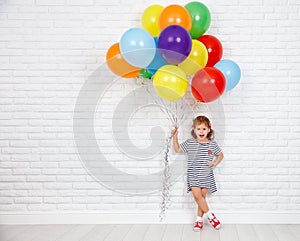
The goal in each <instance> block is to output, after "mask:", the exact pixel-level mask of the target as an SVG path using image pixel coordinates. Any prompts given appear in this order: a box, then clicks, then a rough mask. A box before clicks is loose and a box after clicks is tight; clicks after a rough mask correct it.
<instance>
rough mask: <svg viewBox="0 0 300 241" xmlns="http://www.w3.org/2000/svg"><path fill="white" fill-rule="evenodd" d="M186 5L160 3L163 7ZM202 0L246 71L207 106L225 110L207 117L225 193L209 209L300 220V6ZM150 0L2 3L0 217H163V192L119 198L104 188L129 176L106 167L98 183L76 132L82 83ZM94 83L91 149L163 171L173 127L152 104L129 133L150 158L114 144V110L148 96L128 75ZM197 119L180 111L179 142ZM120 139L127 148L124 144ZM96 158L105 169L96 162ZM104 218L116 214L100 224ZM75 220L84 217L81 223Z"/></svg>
mask: <svg viewBox="0 0 300 241" xmlns="http://www.w3.org/2000/svg"><path fill="white" fill-rule="evenodd" d="M188 2H190V1H177V2H174V1H169V0H162V1H161V4H162V5H164V6H167V5H168V4H171V3H178V4H182V5H184V4H185V3H188ZM202 2H203V3H205V4H206V5H207V6H208V7H209V9H210V11H211V14H212V22H211V27H210V28H209V31H208V33H209V34H212V35H215V36H217V37H218V38H219V39H220V40H221V42H222V44H223V50H224V56H223V58H227V59H233V60H235V61H236V62H237V63H238V64H239V65H240V67H241V70H242V79H241V82H240V84H239V85H238V86H237V87H236V88H235V89H233V90H232V91H230V92H229V93H227V94H225V95H224V96H222V98H221V99H220V101H218V102H216V103H214V104H209V105H204V109H205V108H206V110H209V111H210V112H212V113H218V112H220V113H221V114H220V116H221V117H222V112H223V109H224V118H221V117H220V119H219V120H214V119H212V122H213V123H214V128H215V129H216V131H217V134H219V138H218V141H219V142H220V143H221V144H222V148H223V152H224V154H225V159H224V161H223V163H222V164H221V165H220V167H218V168H217V169H216V177H217V181H218V184H219V187H220V189H219V192H218V193H217V194H216V195H214V196H210V197H209V203H210V206H211V207H212V208H213V209H214V210H216V212H218V213H220V214H221V215H222V214H223V217H224V220H225V221H228V222H230V221H231V220H232V215H231V213H238V214H239V213H248V214H249V215H250V216H251V213H252V214H262V213H268V214H274V215H275V216H276V215H278V212H280V213H282V215H285V214H287V216H286V217H287V220H288V217H290V216H289V213H294V215H295V214H296V215H298V216H295V217H296V218H298V222H299V215H300V155H299V154H300V148H299V144H300V141H299V132H300V128H299V126H300V125H299V123H300V114H299V113H300V112H299V104H300V103H299V100H300V97H299V96H300V95H299V94H300V93H299V90H300V84H299V78H300V70H299V69H300V57H299V56H300V29H299V25H300V3H299V1H295V0H294V1H292V0H290V1H287V0H275V1H269V0H253V1H250V2H248V1H247V0H229V1H202ZM151 4H154V3H153V1H146V0H144V1H134V2H133V1H132V2H128V1H123V0H111V1H106V3H103V1H96V0H84V1H83V0H76V1H69V0H55V1H53V0H52V1H50V0H36V1H33V0H27V1H18V0H2V1H0V147H1V151H0V212H1V213H2V215H1V216H0V222H2V223H9V222H12V223H14V222H26V221H24V220H25V219H24V220H23V219H21V217H26V218H28V217H31V219H30V218H29V221H28V222H37V219H34V218H33V217H34V216H33V214H36V215H37V217H39V216H38V215H40V214H43V215H44V217H46V218H44V219H43V221H44V222H47V220H46V221H45V219H47V217H48V221H49V220H50V221H49V222H60V221H61V220H66V221H70V222H72V218H68V217H69V216H66V219H60V220H57V219H53V218H52V217H53V216H51V215H54V216H55V215H58V214H60V215H62V214H64V213H68V214H74V215H76V214H78V213H80V214H82V215H83V214H97V215H98V216H97V217H94V218H92V219H89V221H90V220H92V221H95V222H102V221H103V222H105V221H107V222H114V221H117V222H118V221H120V214H123V213H125V215H124V217H123V219H122V221H124V222H131V221H133V220H134V219H133V218H132V217H133V216H132V214H144V216H142V217H141V219H139V220H140V221H141V222H156V221H157V220H158V216H157V215H158V213H159V212H160V207H159V203H160V201H161V197H160V193H159V192H154V193H152V194H149V193H148V194H145V195H134V194H133V193H130V190H128V191H129V193H127V195H124V194H122V193H120V192H118V191H116V190H115V189H114V188H113V187H114V186H109V183H114V184H116V183H117V184H118V183H120V184H122V183H123V184H124V183H125V185H126V182H127V181H128V179H127V175H126V174H124V175H118V176H114V175H112V174H113V173H110V172H111V169H107V170H104V171H106V174H105V176H104V177H103V180H104V182H105V183H104V184H106V185H103V181H102V183H101V182H99V181H97V179H95V178H94V177H92V176H91V175H90V171H89V170H88V169H87V168H85V167H86V166H85V162H84V161H81V160H80V155H79V154H78V150H77V148H76V145H75V141H74V130H73V116H74V108H75V104H76V101H77V100H78V94H79V92H80V89H81V88H82V86H84V84H85V83H86V81H87V80H88V79H89V78H90V76H91V75H92V73H93V72H94V71H96V70H97V69H100V70H101V66H102V67H103V64H104V62H105V54H106V51H107V49H108V48H109V46H110V45H111V44H113V43H115V42H118V41H119V39H120V37H121V34H122V33H123V32H124V31H125V30H127V29H129V28H131V27H140V26H141V16H142V12H143V11H144V9H145V8H146V7H147V6H149V5H151ZM102 74H103V73H102ZM101 78H104V79H105V80H107V81H111V82H112V83H113V84H112V85H111V86H109V87H108V88H107V89H106V90H105V93H104V95H103V96H102V98H101V101H100V102H99V103H98V106H97V109H96V112H95V119H94V120H95V122H94V124H95V126H94V130H95V136H96V140H97V144H98V145H99V147H100V148H101V152H102V153H103V155H104V157H105V159H106V160H108V162H110V164H111V165H112V166H113V167H114V169H115V170H119V171H123V172H124V173H129V174H133V176H134V175H144V176H147V175H150V174H153V173H154V174H155V173H157V172H159V171H160V170H161V168H162V165H161V159H162V154H163V153H162V150H161V147H162V146H163V141H164V140H163V139H162V138H161V137H162V136H163V137H164V136H165V135H167V134H168V132H169V130H170V125H169V122H168V119H167V118H166V116H165V115H163V114H162V113H161V112H160V111H159V109H158V108H157V107H153V106H148V107H145V108H143V109H142V110H140V111H137V112H136V113H132V119H131V120H130V121H129V123H128V124H129V126H128V132H129V133H128V135H129V138H130V140H131V141H132V143H133V145H136V146H137V147H138V148H146V147H147V146H149V145H151V143H152V140H153V142H154V143H156V147H154V150H156V152H155V153H151V151H150V152H149V153H147V150H145V151H144V152H143V153H142V154H143V155H145V156H146V157H149V156H151V158H150V157H149V158H145V159H137V158H135V157H132V156H126V155H125V154H124V153H123V152H122V151H121V150H120V148H118V146H117V145H116V143H115V141H114V139H113V135H112V129H113V128H116V126H113V124H112V118H113V115H114V114H116V113H115V112H114V110H115V108H116V106H117V105H118V103H119V101H121V100H122V99H124V98H125V97H126V95H127V94H134V97H135V98H136V99H135V102H141V103H143V101H146V102H147V101H148V102H149V99H150V97H149V96H147V95H145V94H143V93H140V92H139V91H136V92H134V89H136V88H139V86H138V85H137V84H136V83H135V81H134V80H130V79H125V80H124V79H118V80H117V81H113V80H112V79H109V78H110V77H109V76H108V77H107V76H106V77H105V74H104V75H103V76H101ZM101 80H103V79H101ZM96 84H97V83H96ZM104 85H107V84H106V83H104ZM216 106H219V107H217V108H219V109H216ZM220 106H221V107H220ZM86 108H88V106H87V107H86ZM126 112H127V110H126V109H125V110H124V113H121V114H122V115H124V116H125V114H126ZM84 115H85V113H84V112H83V113H81V116H82V117H83V118H84ZM122 115H121V117H122ZM212 115H213V114H212ZM217 116H219V115H218V114H217ZM192 118H193V114H192V113H190V114H189V115H187V121H185V123H184V124H183V126H182V128H181V132H180V139H181V140H184V139H185V138H187V137H188V132H189V127H190V124H191V119H192ZM121 121H122V119H120V122H121ZM83 125H85V122H84V121H83ZM112 126H113V127H112ZM155 126H160V127H161V128H162V130H163V131H164V132H162V136H161V135H159V134H157V135H154V136H151V135H150V132H151V129H152V128H153V127H155ZM223 131H224V133H220V132H223ZM151 138H152V139H151ZM117 141H118V140H117ZM123 141H125V148H127V149H126V150H127V151H128V152H131V150H130V149H129V148H130V145H129V144H128V145H127V144H126V142H127V140H126V139H125V140H123ZM86 143H87V147H89V142H88V140H87V142H86ZM151 150H153V149H151ZM133 153H134V150H133ZM93 154H94V153H93V152H92V151H91V158H93ZM94 157H96V156H94ZM175 157H176V158H177V159H176V160H178V161H179V162H180V161H181V163H184V160H185V157H184V156H175V154H174V153H173V152H172V153H171V162H172V161H174V160H175ZM95 161H97V163H98V164H99V163H100V164H101V161H102V160H95ZM174 163H175V162H174ZM182 170H183V167H180V169H179V171H180V173H179V174H180V175H179V176H178V178H177V180H176V182H173V186H172V189H171V206H170V208H169V211H168V212H169V213H168V212H167V218H168V217H172V215H174V216H177V217H178V216H179V215H181V216H182V219H181V220H177V221H178V222H185V221H187V222H189V221H190V220H191V217H193V215H194V211H195V206H194V203H193V199H192V197H191V196H190V195H186V194H185V183H184V180H185V178H184V177H183V175H182V174H183V173H182ZM172 174H173V177H172V178H176V176H174V175H176V174H174V173H172ZM177 174H178V173H177ZM122 178H123V179H122ZM154 182H155V180H154ZM107 185H108V186H107ZM143 185H144V186H146V187H151V185H152V183H151V182H149V183H148V184H147V183H144V184H143ZM125 189H126V188H125ZM123 190H124V189H123ZM99 213H102V216H101V215H99ZM126 213H127V214H126ZM186 213H187V214H188V215H187V216H184V215H185V214H186ZM29 214H31V215H32V216H26V215H29ZM46 214H47V215H49V216H47V215H46ZM104 214H119V216H117V215H116V216H109V217H111V219H106V218H107V217H108V216H105V215H104ZM149 214H151V215H152V216H151V215H150V216H149ZM168 214H169V216H168ZM103 215H104V216H103ZM147 215H148V216H147ZM250 216H249V217H250ZM60 217H61V216H60ZM83 217H84V216H83ZM90 217H91V216H90ZM271 217H273V216H271ZM276 217H278V216H276ZM293 217H294V216H293ZM147 218H148V219H147ZM27 220H28V219H27ZM167 220H169V222H174V220H170V219H167ZM236 220H239V221H241V222H242V221H243V220H242V219H241V218H240V219H236ZM253 220H255V219H253ZM269 220H272V219H271V218H270V219H269ZM39 221H41V220H39ZM134 221H136V220H134ZM272 221H273V222H276V220H275V221H274V220H272ZM294 221H295V220H294ZM79 222H85V221H84V219H80V218H79ZM138 222H139V221H138ZM260 222H263V221H262V220H260ZM278 222H280V220H279V221H278Z"/></svg>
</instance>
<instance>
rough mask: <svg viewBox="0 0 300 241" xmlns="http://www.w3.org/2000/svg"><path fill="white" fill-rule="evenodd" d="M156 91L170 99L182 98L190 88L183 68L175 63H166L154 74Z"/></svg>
mask: <svg viewBox="0 0 300 241" xmlns="http://www.w3.org/2000/svg"><path fill="white" fill-rule="evenodd" d="M153 86H154V89H155V91H156V93H157V94H158V95H159V96H160V97H161V98H163V99H165V100H168V101H177V100H179V99H181V98H182V97H183V96H184V95H185V93H186V91H187V88H188V80H187V77H186V74H185V73H184V71H183V70H182V69H180V68H179V67H177V66H175V65H164V66H162V67H161V68H159V69H158V70H157V71H156V73H155V74H154V76H153Z"/></svg>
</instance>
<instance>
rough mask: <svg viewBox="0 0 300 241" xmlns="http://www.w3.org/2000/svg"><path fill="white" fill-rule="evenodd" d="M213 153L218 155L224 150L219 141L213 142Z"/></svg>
mask: <svg viewBox="0 0 300 241" xmlns="http://www.w3.org/2000/svg"><path fill="white" fill-rule="evenodd" d="M213 144H214V145H213V154H214V155H215V156H216V155H219V154H220V153H221V152H222V150H221V148H220V147H219V145H218V143H217V142H215V141H214V142H213Z"/></svg>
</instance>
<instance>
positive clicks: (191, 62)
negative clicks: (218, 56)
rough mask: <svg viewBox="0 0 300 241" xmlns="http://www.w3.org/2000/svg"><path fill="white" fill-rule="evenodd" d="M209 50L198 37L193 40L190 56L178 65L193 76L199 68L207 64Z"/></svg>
mask: <svg viewBox="0 0 300 241" xmlns="http://www.w3.org/2000/svg"><path fill="white" fill-rule="evenodd" d="M207 61H208V52H207V49H206V47H205V45H204V44H203V43H201V42H200V41H199V40H197V39H193V40H192V50H191V52H190V54H189V55H188V57H187V58H186V59H185V60H184V61H183V62H181V63H180V64H179V65H178V66H179V67H180V68H181V69H182V70H183V71H184V72H185V73H186V74H187V75H190V76H193V75H194V74H195V73H196V72H197V71H198V70H199V69H202V68H204V67H205V66H206V64H207Z"/></svg>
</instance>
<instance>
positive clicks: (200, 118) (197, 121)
mask: <svg viewBox="0 0 300 241" xmlns="http://www.w3.org/2000/svg"><path fill="white" fill-rule="evenodd" d="M201 124H204V125H205V126H206V127H207V128H209V129H210V132H209V133H208V135H207V139H208V140H210V141H211V140H213V139H214V138H215V131H214V130H213V129H212V128H211V123H210V120H209V119H208V118H207V117H206V116H203V115H200V116H197V117H196V118H195V119H193V126H192V127H193V129H192V130H191V135H192V137H194V138H195V139H197V136H196V134H195V132H194V129H195V127H196V125H201Z"/></svg>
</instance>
